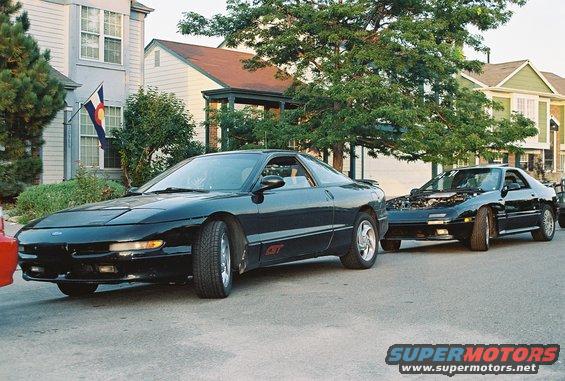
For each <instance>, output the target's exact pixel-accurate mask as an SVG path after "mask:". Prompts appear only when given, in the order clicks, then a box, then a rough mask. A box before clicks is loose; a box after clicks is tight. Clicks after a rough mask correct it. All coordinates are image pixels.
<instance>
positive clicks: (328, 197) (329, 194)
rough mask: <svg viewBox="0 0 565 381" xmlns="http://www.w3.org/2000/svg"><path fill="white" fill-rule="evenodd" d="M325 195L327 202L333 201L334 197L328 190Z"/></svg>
mask: <svg viewBox="0 0 565 381" xmlns="http://www.w3.org/2000/svg"><path fill="white" fill-rule="evenodd" d="M325 193H326V198H327V199H328V200H333V199H334V195H333V194H332V192H330V191H329V190H327V189H326V190H325Z"/></svg>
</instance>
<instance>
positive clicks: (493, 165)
mask: <svg viewBox="0 0 565 381" xmlns="http://www.w3.org/2000/svg"><path fill="white" fill-rule="evenodd" d="M481 168H485V169H489V168H503V169H519V168H516V167H510V166H508V164H481V165H470V166H467V167H457V168H453V170H461V169H481Z"/></svg>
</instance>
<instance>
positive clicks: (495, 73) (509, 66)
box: [464, 60, 528, 87]
mask: <svg viewBox="0 0 565 381" xmlns="http://www.w3.org/2000/svg"><path fill="white" fill-rule="evenodd" d="M527 62H528V60H520V61H512V62H503V63H499V64H490V63H486V64H484V66H483V71H482V72H481V73H473V72H470V71H465V72H464V74H465V75H466V76H468V77H471V78H473V79H474V80H476V81H479V82H480V83H482V84H484V85H486V86H489V87H493V86H497V85H498V84H499V83H500V82H502V81H503V80H504V79H506V78H507V77H508V76H509V75H510V74H512V73H514V72H515V71H516V70H518V69H519V68H520V67H521V66H523V65H524V64H525V63H527Z"/></svg>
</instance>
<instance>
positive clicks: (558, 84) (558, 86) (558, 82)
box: [542, 71, 565, 95]
mask: <svg viewBox="0 0 565 381" xmlns="http://www.w3.org/2000/svg"><path fill="white" fill-rule="evenodd" d="M542 74H543V76H544V77H545V78H546V79H547V80H548V81H549V83H551V85H552V86H553V87H555V90H557V92H558V93H559V94H561V95H565V78H563V77H560V76H558V75H557V74H555V73H549V72H543V71H542Z"/></svg>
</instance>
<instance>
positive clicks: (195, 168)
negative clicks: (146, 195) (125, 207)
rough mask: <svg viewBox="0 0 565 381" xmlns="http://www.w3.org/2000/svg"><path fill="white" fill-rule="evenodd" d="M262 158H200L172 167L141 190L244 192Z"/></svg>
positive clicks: (226, 155)
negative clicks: (242, 189)
mask: <svg viewBox="0 0 565 381" xmlns="http://www.w3.org/2000/svg"><path fill="white" fill-rule="evenodd" d="M260 159H261V155H259V154H224V155H211V156H198V157H195V158H194V159H192V160H190V161H188V162H185V163H182V164H181V165H178V166H175V167H173V168H171V169H170V170H168V171H166V172H165V173H163V174H162V175H160V176H158V177H156V178H155V179H154V180H152V181H150V182H149V183H147V184H146V185H143V186H142V187H141V188H140V189H139V191H140V192H156V191H160V190H164V189H167V188H187V189H199V190H206V191H219V190H222V191H235V190H240V189H241V188H242V187H243V184H244V183H245V181H246V180H247V179H248V178H249V176H250V175H251V172H253V168H254V167H255V166H256V165H257V164H258V162H259V160H260Z"/></svg>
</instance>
